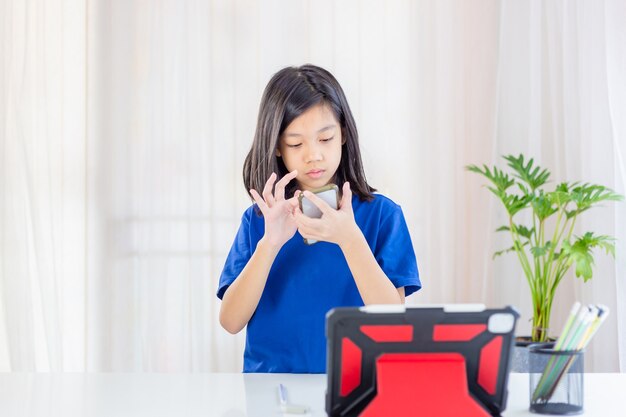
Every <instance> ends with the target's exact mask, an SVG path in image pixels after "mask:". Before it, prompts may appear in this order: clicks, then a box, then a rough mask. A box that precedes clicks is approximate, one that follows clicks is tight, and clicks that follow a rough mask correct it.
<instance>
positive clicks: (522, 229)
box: [513, 224, 535, 239]
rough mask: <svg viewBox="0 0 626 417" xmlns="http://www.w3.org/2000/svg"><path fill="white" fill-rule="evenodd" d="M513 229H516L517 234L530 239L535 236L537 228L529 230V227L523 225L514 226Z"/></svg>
mask: <svg viewBox="0 0 626 417" xmlns="http://www.w3.org/2000/svg"><path fill="white" fill-rule="evenodd" d="M513 227H514V228H515V230H514V231H515V232H516V233H517V234H518V235H520V236H522V237H525V238H526V239H530V237H531V236H532V235H533V233H535V228H534V227H533V228H532V229H529V228H528V227H526V226H524V225H523V224H516V225H513Z"/></svg>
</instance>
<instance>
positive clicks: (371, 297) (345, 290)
mask: <svg viewBox="0 0 626 417" xmlns="http://www.w3.org/2000/svg"><path fill="white" fill-rule="evenodd" d="M243 178H244V184H245V186H246V188H247V189H248V190H250V195H251V197H252V198H253V199H254V201H255V202H256V205H253V206H251V207H250V208H248V209H247V210H246V212H245V213H244V214H243V217H242V220H241V226H240V227H239V231H238V232H237V236H236V237H235V242H234V243H233V246H232V248H231V250H230V253H229V254H228V258H227V259H226V264H225V265H224V270H223V271H222V275H221V276H220V282H219V288H218V290H217V296H218V297H219V298H220V299H222V305H221V309H220V323H221V325H222V326H223V327H224V328H225V329H226V330H227V331H229V332H230V333H233V334H235V333H237V332H239V331H240V330H241V329H243V328H244V327H246V326H247V335H246V348H245V353H244V372H296V373H323V372H325V370H326V339H325V335H324V324H325V321H324V320H325V315H326V312H328V310H330V309H331V308H333V307H339V306H362V305H364V304H392V303H396V304H399V303H404V297H405V296H408V295H409V294H411V293H413V292H415V291H417V290H419V289H420V288H421V283H420V280H419V275H418V271H417V263H416V261H415V253H414V251H413V245H412V243H411V238H410V236H409V232H408V229H407V226H406V222H405V220H404V216H403V214H402V211H401V209H400V207H399V206H398V205H396V204H395V203H394V202H392V201H391V200H390V199H388V198H386V197H384V196H382V195H380V194H373V192H374V191H376V190H375V189H373V188H372V187H370V186H369V184H368V183H367V181H366V180H365V174H364V172H363V166H362V163H361V154H360V150H359V141H358V134H357V129H356V126H355V123H354V119H353V117H352V113H351V112H350V108H349V107H348V102H347V101H346V98H345V95H344V93H343V91H342V89H341V87H340V86H339V83H338V82H337V80H335V78H334V77H333V76H332V74H330V73H329V72H328V71H326V70H324V69H322V68H319V67H316V66H313V65H304V66H301V67H299V68H296V67H288V68H284V69H282V70H281V71H279V72H278V73H276V74H275V75H274V76H273V77H272V79H271V80H270V82H269V84H268V85H267V87H266V88H265V92H264V93H263V97H262V99H261V105H260V109H259V117H258V121H257V128H256V133H255V136H254V142H253V143H252V149H251V150H250V152H249V153H248V156H247V157H246V161H245V163H244V168H243ZM277 180H278V181H277ZM329 183H335V184H338V185H339V186H340V187H341V189H342V196H341V201H340V206H339V209H338V210H334V209H332V208H331V207H330V206H329V205H328V204H326V202H324V201H323V200H321V199H320V198H318V197H317V196H316V195H314V194H312V193H311V192H310V190H313V189H316V188H319V187H322V186H324V185H327V184H329ZM300 193H303V194H304V197H305V198H308V199H309V200H310V201H311V202H312V203H313V204H315V205H316V206H317V207H318V208H319V209H320V210H321V211H322V213H323V215H322V217H321V218H319V219H312V218H309V217H307V216H305V215H304V214H303V213H302V212H301V211H300V209H299V207H298V200H297V199H298V195H299V194H300ZM353 193H354V194H355V195H354V196H353ZM303 238H307V239H315V240H317V241H318V243H316V244H314V245H306V244H305V243H304V242H303Z"/></svg>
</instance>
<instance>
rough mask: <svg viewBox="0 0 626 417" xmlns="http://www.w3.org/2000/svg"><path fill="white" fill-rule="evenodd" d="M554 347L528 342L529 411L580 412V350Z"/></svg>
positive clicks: (581, 405) (582, 362)
mask: <svg viewBox="0 0 626 417" xmlns="http://www.w3.org/2000/svg"><path fill="white" fill-rule="evenodd" d="M553 347H554V344H553V343H540V344H534V345H530V346H529V357H528V364H529V377H530V411H531V412H533V413H538V414H553V415H575V414H581V413H582V412H583V394H584V390H583V384H584V381H583V379H584V378H583V377H584V355H583V351H582V350H574V351H559V350H554V349H553Z"/></svg>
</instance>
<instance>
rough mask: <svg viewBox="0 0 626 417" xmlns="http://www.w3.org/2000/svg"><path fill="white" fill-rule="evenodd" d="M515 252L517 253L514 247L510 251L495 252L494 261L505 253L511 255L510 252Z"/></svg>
mask: <svg viewBox="0 0 626 417" xmlns="http://www.w3.org/2000/svg"><path fill="white" fill-rule="evenodd" d="M513 251H515V248H514V247H513V246H511V247H510V248H508V249H503V250H499V251H497V252H494V254H493V258H492V259H496V258H497V257H498V256H502V255H504V254H505V253H509V252H513Z"/></svg>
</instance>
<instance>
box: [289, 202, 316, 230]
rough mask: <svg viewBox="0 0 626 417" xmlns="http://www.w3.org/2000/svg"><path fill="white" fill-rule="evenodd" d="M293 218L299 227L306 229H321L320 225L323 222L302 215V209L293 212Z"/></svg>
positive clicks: (297, 208)
mask: <svg viewBox="0 0 626 417" xmlns="http://www.w3.org/2000/svg"><path fill="white" fill-rule="evenodd" d="M293 217H294V219H295V221H296V224H297V225H298V227H300V226H302V227H306V228H313V229H315V228H317V227H319V225H320V223H321V222H322V220H321V219H313V218H311V217H309V216H307V215H306V214H304V213H302V210H300V207H296V208H295V210H294V211H293Z"/></svg>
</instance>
